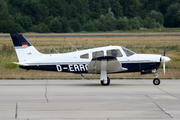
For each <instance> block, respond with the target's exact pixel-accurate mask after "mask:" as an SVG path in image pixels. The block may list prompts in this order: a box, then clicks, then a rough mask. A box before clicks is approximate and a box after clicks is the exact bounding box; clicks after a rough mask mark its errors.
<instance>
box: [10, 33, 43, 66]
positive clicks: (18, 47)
mask: <svg viewBox="0 0 180 120" xmlns="http://www.w3.org/2000/svg"><path fill="white" fill-rule="evenodd" d="M10 35H11V38H12V41H13V44H14V47H15V51H16V54H17V56H18V60H19V62H23V63H26V62H27V61H31V60H33V59H34V58H37V57H39V54H41V53H40V52H38V51H37V50H36V49H35V48H34V46H33V45H32V44H31V43H30V42H29V41H28V40H27V39H26V38H25V37H24V36H23V35H22V34H10Z"/></svg>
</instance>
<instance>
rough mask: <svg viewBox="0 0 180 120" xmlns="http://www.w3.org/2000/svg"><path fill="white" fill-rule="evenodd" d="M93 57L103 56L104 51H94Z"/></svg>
mask: <svg viewBox="0 0 180 120" xmlns="http://www.w3.org/2000/svg"><path fill="white" fill-rule="evenodd" d="M92 56H93V58H97V57H101V56H104V51H96V52H93V53H92Z"/></svg>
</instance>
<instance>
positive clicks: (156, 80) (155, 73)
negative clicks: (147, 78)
mask: <svg viewBox="0 0 180 120" xmlns="http://www.w3.org/2000/svg"><path fill="white" fill-rule="evenodd" d="M152 72H153V73H154V75H155V79H154V80H153V84H154V85H160V83H161V81H160V79H159V78H158V77H159V75H158V74H157V70H154V71H152Z"/></svg>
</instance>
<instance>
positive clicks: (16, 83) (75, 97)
mask: <svg viewBox="0 0 180 120" xmlns="http://www.w3.org/2000/svg"><path fill="white" fill-rule="evenodd" d="M0 119H5V120H14V119H18V120H79V119H80V120H120V119H122V120H131V119H137V120H139V119H142V120H144V119H146V120H152V119H156V120H159V119H162V120H172V119H173V120H174V119H180V80H179V79H178V80H173V79H166V80H161V85H160V86H154V85H153V84H152V80H142V79H141V80H112V81H111V85H110V86H101V85H100V83H99V80H1V81H0Z"/></svg>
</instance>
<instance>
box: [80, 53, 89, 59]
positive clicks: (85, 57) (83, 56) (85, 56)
mask: <svg viewBox="0 0 180 120" xmlns="http://www.w3.org/2000/svg"><path fill="white" fill-rule="evenodd" d="M80 58H84V59H88V58H89V54H88V53H87V54H83V55H81V56H80Z"/></svg>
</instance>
